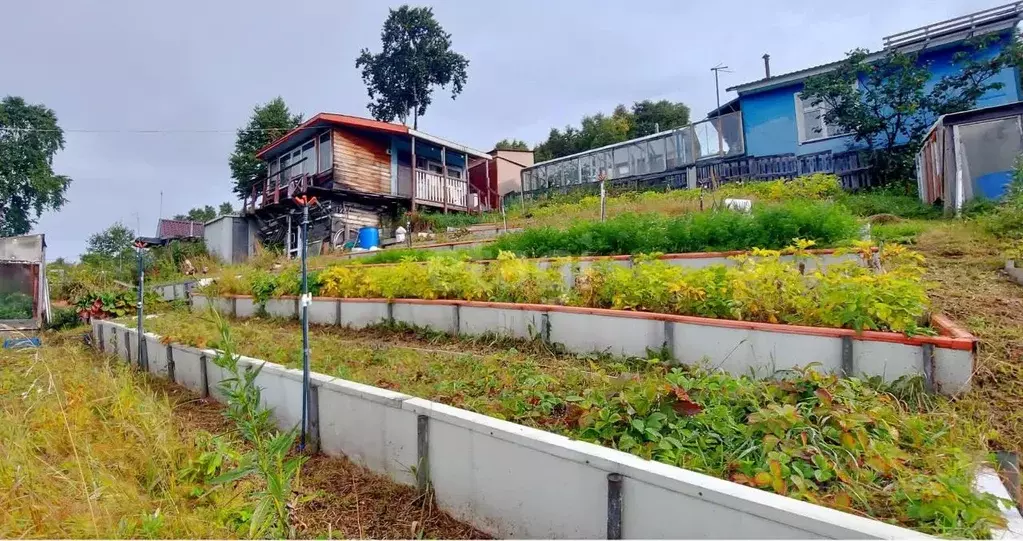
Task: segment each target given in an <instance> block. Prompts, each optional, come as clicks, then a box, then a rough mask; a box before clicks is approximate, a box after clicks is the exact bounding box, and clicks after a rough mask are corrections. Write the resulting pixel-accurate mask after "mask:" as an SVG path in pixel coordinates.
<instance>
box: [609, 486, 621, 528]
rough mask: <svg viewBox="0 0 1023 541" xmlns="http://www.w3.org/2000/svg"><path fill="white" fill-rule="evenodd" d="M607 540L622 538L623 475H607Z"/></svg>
mask: <svg viewBox="0 0 1023 541" xmlns="http://www.w3.org/2000/svg"><path fill="white" fill-rule="evenodd" d="M607 538H608V539H621V538H622V474H620V473H609V474H607Z"/></svg>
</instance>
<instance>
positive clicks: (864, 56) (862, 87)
mask: <svg viewBox="0 0 1023 541" xmlns="http://www.w3.org/2000/svg"><path fill="white" fill-rule="evenodd" d="M989 43H990V38H988V39H977V40H973V41H971V42H969V43H968V48H967V50H964V51H960V52H958V53H956V54H955V55H954V56H953V59H952V61H953V64H955V66H956V67H955V69H953V70H951V71H950V72H949V73H948V74H947V75H943V76H941V77H939V78H937V79H936V80H933V81H932V72H931V69H930V62H921V61H920V59H919V56H918V55H917V54H916V53H903V52H899V51H896V50H892V51H889V52H888V53H887V54H885V56H883V57H881V58H879V59H873V60H872V59H870V57H869V56H870V55H869V53H868V51H866V50H865V49H856V50H854V51H852V52H850V53H849V54H848V57H847V58H846V60H845V62H843V63H842V64H840V65H839V66H838V67H836V68H835V69H834V70H832V71H830V72H827V73H822V74H820V75H815V76H813V77H810V78H808V79H807V80H806V82H805V83H804V88H803V92H802V95H801V99H802V100H803V101H804V102H807V103H810V104H811V105H814V106H817V105H823V109H824V111H825V112H824V114H823V119H824V122H825V123H826V124H827V125H829V126H836V127H838V128H840V129H841V131H844V132H848V133H850V134H851V135H852V136H853V140H854V141H855V143H856V145H857V146H860V147H863V148H865V149H866V150H865V153H866V157H867V159H868V162H869V163H870V164H871V166H872V168H873V170H874V172H875V174H877V175H878V177H879V178H880V180H881V181H882V182H885V183H891V182H907V184H912V183H911V182H908V181H910V180H911V179H912V178H914V175H913V170H914V163H913V159H914V155H915V152H916V149H917V148H918V147H919V145H920V142H921V140H922V138H923V136H924V134H925V133H926V132H927V130H928V128H929V127H930V125H931V124H932V123H933V122H934V120H935V119H936V118H937V116H938V115H942V114H946V113H952V112H955V111H963V110H966V109H971V108H973V107H975V106H976V103H977V100H978V99H979V98H980V97H981V96H982V95H984V93H985V92H988V91H990V90H997V89H999V88H1001V87H1002V86H1003V85H1002V83H1000V82H998V81H995V80H994V79H993V77H994V76H995V75H997V74H998V73H999V72H1000V71H1001V70H1002V69H1005V68H1006V67H1009V66H1012V65H1016V64H1017V63H1018V62H1019V59H1020V58H1021V56H1023V55H1021V54H1020V47H1019V45H1018V44H1014V45H1011V46H1009V47H1007V48H1006V49H1004V50H1003V51H1002V52H1001V53H999V54H997V55H984V54H980V53H981V52H982V51H983V50H984V49H986V48H987V47H988V46H989ZM815 129H818V130H819V128H815Z"/></svg>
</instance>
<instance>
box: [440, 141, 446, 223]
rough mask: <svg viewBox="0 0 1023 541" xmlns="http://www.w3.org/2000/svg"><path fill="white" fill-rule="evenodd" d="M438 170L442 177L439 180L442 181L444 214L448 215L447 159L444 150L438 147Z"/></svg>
mask: <svg viewBox="0 0 1023 541" xmlns="http://www.w3.org/2000/svg"><path fill="white" fill-rule="evenodd" d="M440 170H441V173H440V174H441V176H443V177H444V178H443V179H441V180H442V184H441V187H442V188H443V194H444V214H447V213H448V158H447V152H445V148H444V147H443V146H442V147H440Z"/></svg>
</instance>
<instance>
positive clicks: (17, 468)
mask: <svg viewBox="0 0 1023 541" xmlns="http://www.w3.org/2000/svg"><path fill="white" fill-rule="evenodd" d="M68 336H69V335H67V334H64V335H47V336H46V337H44V341H46V343H47V345H46V346H45V347H43V348H41V349H34V350H19V351H12V350H0V455H2V456H3V460H2V461H0V537H3V538H13V537H35V538H39V537H43V538H83V537H100V538H110V537H136V538H137V537H172V538H200V537H202V538H210V537H212V538H222V537H229V536H232V532H231V531H230V530H229V529H227V528H226V527H224V526H223V525H222V524H224V522H223V521H222V520H220V519H219V517H220V516H221V509H222V508H226V507H228V505H227V504H226V502H229V501H230V500H232V499H234V496H235V495H236V494H235V493H236V491H241V490H243V487H235V488H231V489H225V490H222V491H218V492H217V493H216V494H213V495H211V496H210V497H208V498H202V499H194V498H192V497H191V496H190V494H191V493H192V491H193V490H194V489H196V488H200V489H201V487H197V486H195V485H194V484H192V483H189V482H185V481H182V480H181V479H179V477H178V475H177V473H178V472H179V470H180V469H181V468H182V467H184V466H185V465H186V464H188V463H189V462H190V461H191V460H192V459H193V458H194V457H196V456H197V455H198V454H199V452H200V451H199V450H198V449H197V448H196V446H195V444H194V441H193V440H192V439H191V438H189V437H188V436H187V435H186V434H183V433H182V432H181V431H180V430H179V429H178V427H177V426H176V425H175V424H174V422H172V415H171V405H170V404H169V402H168V401H167V400H166V399H165V398H164V397H162V396H160V395H157V394H153V393H151V392H148V391H147V389H145V387H144V386H140V385H139V384H140V383H142V382H141V381H140V379H139V377H138V376H137V375H135V374H133V373H132V372H131V371H130V370H128V369H127V368H125V367H124V366H123V365H121V364H120V363H116V362H113V361H110V360H109V359H104V358H100V357H99V356H97V355H95V354H93V353H92V352H90V351H88V350H86V349H84V347H83V346H82V345H81V342H80V340H77V341H72V340H70V339H68Z"/></svg>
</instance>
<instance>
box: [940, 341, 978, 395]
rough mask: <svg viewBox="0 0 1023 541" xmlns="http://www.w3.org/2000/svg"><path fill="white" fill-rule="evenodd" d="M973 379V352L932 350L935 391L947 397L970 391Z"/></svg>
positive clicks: (944, 349) (943, 349)
mask: <svg viewBox="0 0 1023 541" xmlns="http://www.w3.org/2000/svg"><path fill="white" fill-rule="evenodd" d="M972 378H973V352H971V351H966V350H961V349H948V348H934V382H935V390H936V391H938V392H940V393H942V394H947V395H954V394H959V393H965V392H966V391H968V390H970V383H971V380H972Z"/></svg>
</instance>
